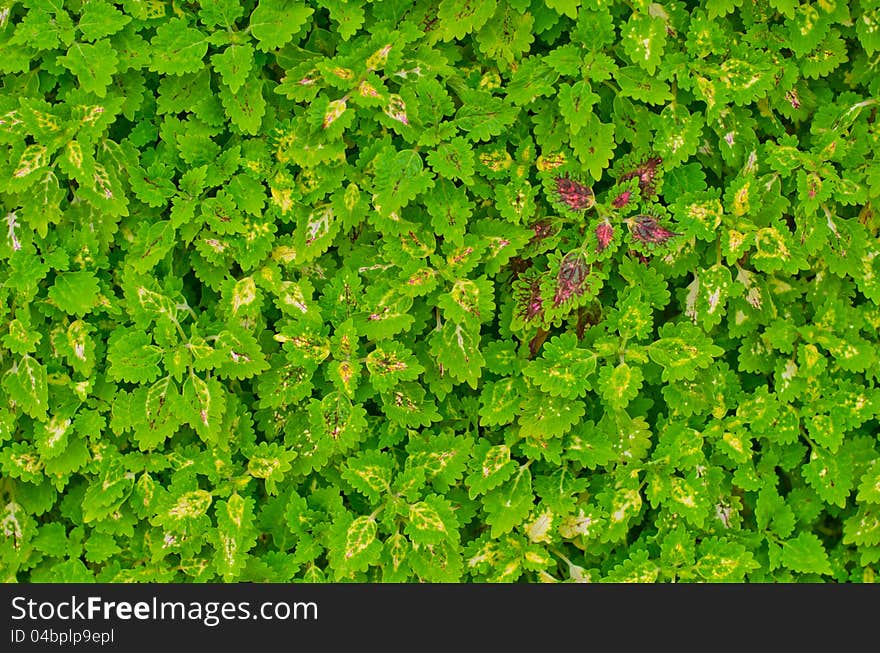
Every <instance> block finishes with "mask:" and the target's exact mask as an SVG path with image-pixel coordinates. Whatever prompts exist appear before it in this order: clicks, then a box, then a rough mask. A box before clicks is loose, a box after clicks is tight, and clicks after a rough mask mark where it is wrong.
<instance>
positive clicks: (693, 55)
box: [0, 0, 880, 582]
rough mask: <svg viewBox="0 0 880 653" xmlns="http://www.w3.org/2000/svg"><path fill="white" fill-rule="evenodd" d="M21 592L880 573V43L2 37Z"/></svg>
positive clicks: (174, 17)
mask: <svg viewBox="0 0 880 653" xmlns="http://www.w3.org/2000/svg"><path fill="white" fill-rule="evenodd" d="M0 73H2V92H0V148H2V154H0V201H2V204H3V206H2V212H0V215H2V217H3V221H2V223H0V259H2V265H0V298H2V304H0V307H2V308H0V377H2V382H0V472H2V478H0V577H2V579H3V580H5V581H21V582H39V581H58V580H62V581H88V580H98V581H104V582H123V581H125V582H128V581H159V582H168V581H226V582H231V581H238V580H251V581H281V582H288V581H293V580H297V581H300V580H301V581H324V580H327V581H341V580H355V581H383V582H396V581H416V580H418V581H463V582H481V581H493V582H513V581H550V582H552V581H642V582H654V581H658V582H668V581H673V580H677V581H707V582H720V581H757V582H760V581H774V582H781V581H794V580H797V581H808V582H820V581H841V582H862V581H870V580H873V579H874V575H875V570H876V569H877V565H878V561H880V458H878V431H880V425H878V421H877V416H878V414H880V393H878V388H877V380H878V374H880V361H878V337H877V331H878V327H880V306H878V304H880V243H878V227H880V221H878V215H877V208H876V206H877V203H878V197H880V163H878V160H877V158H876V156H875V152H878V151H880V126H878V122H877V109H878V94H880V3H878V2H877V0H860V1H859V2H852V3H844V2H840V1H838V0H823V1H822V2H818V3H811V2H803V3H801V2H797V1H796V0H758V1H755V2H752V1H748V0H704V1H703V2H689V3H685V2H679V1H676V0H663V1H662V2H645V1H643V0H631V1H627V2H610V1H609V2H604V1H603V2H600V1H594V2H582V1H581V0H546V1H542V0H509V1H507V0H479V1H477V0H442V1H440V2H428V1H425V0H420V1H418V2H405V1H403V0H381V1H378V2H372V3H364V2H359V1H358V0H347V1H346V0H325V1H323V2H320V3H318V2H306V1H305V0H258V1H254V0H241V1H240V0H204V1H202V2H199V1H195V0H194V1H191V2H162V1H160V0H123V1H122V2H109V1H107V0H86V1H81V0H2V2H0Z"/></svg>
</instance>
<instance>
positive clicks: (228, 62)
mask: <svg viewBox="0 0 880 653" xmlns="http://www.w3.org/2000/svg"><path fill="white" fill-rule="evenodd" d="M211 63H213V64H214V70H216V71H217V72H218V73H220V76H221V77H222V78H223V83H224V84H226V86H227V87H228V88H229V90H230V91H231V92H232V93H237V92H238V90H239V89H240V88H241V87H242V86H243V85H244V83H245V82H246V81H247V79H248V78H249V77H250V76H251V75H252V74H253V65H254V48H253V46H252V45H251V44H250V43H242V44H241V45H230V46H229V47H227V48H226V49H225V50H223V52H221V53H220V54H215V55H213V56H212V57H211Z"/></svg>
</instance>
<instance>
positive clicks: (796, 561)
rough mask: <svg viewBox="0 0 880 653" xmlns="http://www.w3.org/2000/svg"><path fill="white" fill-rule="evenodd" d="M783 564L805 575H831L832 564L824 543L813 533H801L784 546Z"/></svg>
mask: <svg viewBox="0 0 880 653" xmlns="http://www.w3.org/2000/svg"><path fill="white" fill-rule="evenodd" d="M781 560H782V564H784V565H785V566H786V567H788V568H789V569H791V570H792V571H796V572H799V573H803V574H830V573H831V564H830V562H829V560H828V553H827V552H826V551H825V547H824V546H822V542H821V541H820V540H819V538H818V537H816V536H815V535H814V534H813V533H800V534H799V535H798V536H797V537H796V538H794V539H792V540H787V541H786V542H784V543H783V544H782V557H781Z"/></svg>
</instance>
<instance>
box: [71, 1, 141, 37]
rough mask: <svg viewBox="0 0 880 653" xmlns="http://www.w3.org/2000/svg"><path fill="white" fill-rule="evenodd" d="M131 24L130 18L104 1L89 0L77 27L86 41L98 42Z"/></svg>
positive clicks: (84, 6)
mask: <svg viewBox="0 0 880 653" xmlns="http://www.w3.org/2000/svg"><path fill="white" fill-rule="evenodd" d="M130 22H131V17H130V16H126V15H125V14H123V13H122V12H120V11H119V10H118V9H116V7H113V6H112V5H110V4H108V3H106V2H104V1H103V0H89V2H87V3H85V4H84V5H83V12H82V15H81V16H80V19H79V22H78V23H77V27H78V28H79V30H80V31H81V32H82V35H83V38H85V40H86V41H96V40H98V39H100V38H103V37H105V36H110V35H111V34H115V33H116V32H118V31H119V30H121V29H122V28H123V27H125V26H126V25H127V24H128V23H130Z"/></svg>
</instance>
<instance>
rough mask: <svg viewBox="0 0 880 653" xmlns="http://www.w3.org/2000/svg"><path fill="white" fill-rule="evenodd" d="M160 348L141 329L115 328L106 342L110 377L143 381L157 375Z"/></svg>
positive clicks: (150, 379)
mask: <svg viewBox="0 0 880 653" xmlns="http://www.w3.org/2000/svg"><path fill="white" fill-rule="evenodd" d="M160 359H161V349H159V347H157V346H155V345H154V344H152V339H151V338H150V336H149V335H148V334H146V333H144V332H143V331H136V330H133V329H132V330H128V329H117V330H116V331H114V332H113V333H112V334H111V335H110V339H109V341H108V342H107V360H108V362H109V363H110V366H109V368H108V373H109V375H110V378H111V379H115V380H119V381H128V382H130V383H143V382H145V381H153V380H155V379H156V377H158V376H159V365H158V363H159V360H160Z"/></svg>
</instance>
